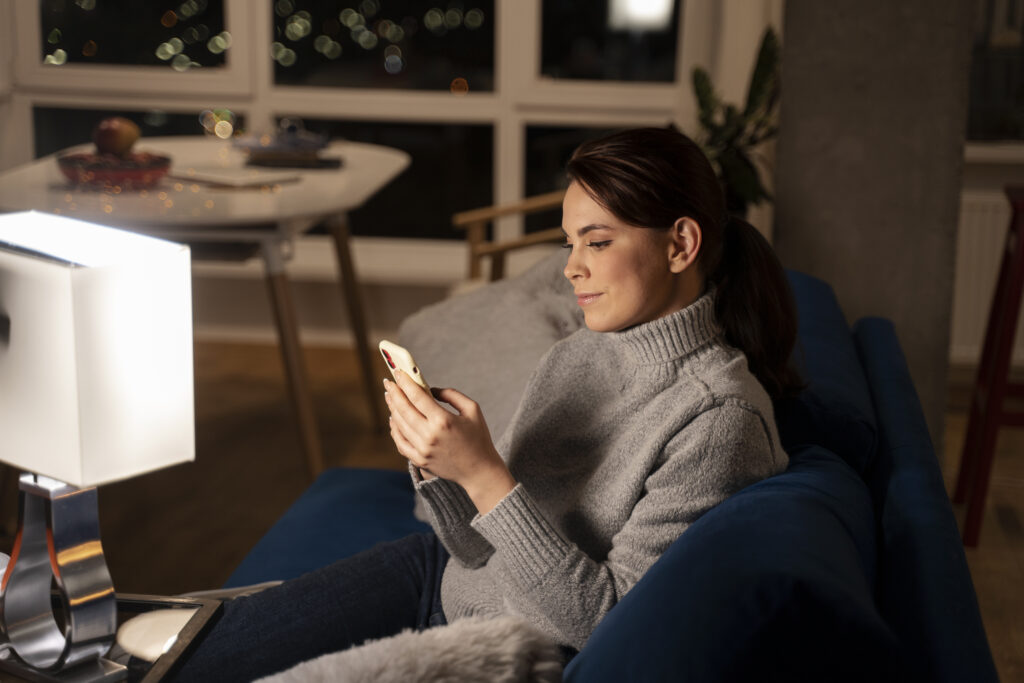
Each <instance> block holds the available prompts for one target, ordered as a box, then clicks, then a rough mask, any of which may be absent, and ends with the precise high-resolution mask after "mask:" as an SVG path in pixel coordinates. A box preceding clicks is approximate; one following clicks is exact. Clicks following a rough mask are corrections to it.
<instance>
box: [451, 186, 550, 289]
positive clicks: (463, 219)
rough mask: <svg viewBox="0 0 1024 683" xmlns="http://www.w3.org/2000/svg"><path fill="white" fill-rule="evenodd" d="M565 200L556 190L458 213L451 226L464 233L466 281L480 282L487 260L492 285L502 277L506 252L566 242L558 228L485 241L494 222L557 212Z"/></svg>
mask: <svg viewBox="0 0 1024 683" xmlns="http://www.w3.org/2000/svg"><path fill="white" fill-rule="evenodd" d="M564 196H565V190H558V191H556V192H548V193H547V194H541V195H535V196H533V197H527V198H525V199H522V200H520V201H517V202H510V203H507V204H496V205H493V206H486V207H483V208H479V209H470V210H468V211H461V212H459V213H457V214H455V215H454V216H452V226H453V227H454V228H455V229H456V230H464V231H465V232H466V241H467V242H468V243H469V268H468V276H469V280H470V281H480V280H482V279H483V261H484V259H486V258H489V259H490V260H491V269H490V278H489V279H490V280H491V281H492V282H493V281H495V280H500V279H501V278H503V277H505V263H506V259H505V257H506V256H507V255H508V253H509V252H512V251H516V250H517V249H522V248H524V247H531V246H534V245H537V244H546V243H549V242H561V241H562V240H563V239H565V236H564V235H563V234H562V229H561V228H549V229H547V230H540V231H538V232H531V233H528V234H526V235H523V236H522V237H520V238H518V239H514V240H507V241H504V242H496V241H494V240H488V239H487V225H488V224H490V223H493V222H494V221H495V220H496V219H498V218H501V217H503V216H514V215H523V216H525V215H529V214H532V213H537V212H539V211H548V210H550V209H555V208H558V207H560V206H562V197H564Z"/></svg>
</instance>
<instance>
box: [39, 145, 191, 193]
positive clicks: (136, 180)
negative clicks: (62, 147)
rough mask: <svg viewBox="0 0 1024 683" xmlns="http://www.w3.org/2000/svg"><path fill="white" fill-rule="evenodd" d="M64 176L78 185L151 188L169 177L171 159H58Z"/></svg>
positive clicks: (80, 155)
mask: <svg viewBox="0 0 1024 683" xmlns="http://www.w3.org/2000/svg"><path fill="white" fill-rule="evenodd" d="M57 165H58V166H59V167H60V170H61V173H63V174H64V176H65V177H66V178H67V179H68V180H70V181H71V182H72V183H75V184H76V185H97V186H101V187H102V186H108V185H109V186H119V187H124V188H131V187H149V186H150V185H154V184H156V183H157V182H158V181H159V180H160V179H161V178H163V177H164V176H165V175H167V171H168V170H169V169H170V167H171V158H170V157H167V156H163V155H161V154H152V153H150V152H132V153H129V154H126V155H125V156H123V157H119V156H115V155H112V154H90V153H87V152H73V153H70V154H63V155H61V156H59V157H57Z"/></svg>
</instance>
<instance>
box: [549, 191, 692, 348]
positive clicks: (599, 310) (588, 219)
mask: <svg viewBox="0 0 1024 683" xmlns="http://www.w3.org/2000/svg"><path fill="white" fill-rule="evenodd" d="M562 231H563V232H564V233H565V236H566V244H565V246H566V248H568V249H569V250H570V252H569V259H568V262H567V263H566V266H565V271H564V272H565V277H567V278H568V279H569V281H570V282H571V283H572V285H573V289H574V290H575V293H576V300H577V303H579V305H580V307H581V308H582V309H583V315H584V318H585V320H586V324H587V327H589V328H590V329H591V330H594V331H595V332H614V331H618V330H624V329H626V328H629V327H633V326H634V325H639V324H641V323H646V322H650V321H652V320H656V319H658V318H661V317H663V316H666V315H668V314H670V313H674V312H675V311H678V310H681V309H682V308H684V307H685V306H686V305H688V304H689V303H690V302H691V301H692V296H689V297H688V296H687V294H688V292H687V291H685V287H684V285H683V283H682V281H681V280H682V278H680V274H679V273H678V272H673V269H672V268H671V254H672V253H673V240H672V231H670V230H663V229H662V230H659V229H650V228H639V227H634V226H631V225H629V224H627V223H624V222H622V221H621V220H619V219H618V218H616V217H615V216H614V215H612V214H611V213H609V212H608V211H607V210H606V209H605V208H604V207H602V206H601V205H600V204H598V203H597V202H596V201H594V200H593V199H592V198H591V197H590V195H588V194H587V192H586V191H585V190H584V189H583V188H582V187H581V186H580V184H579V183H572V184H571V185H570V186H569V189H568V191H567V192H566V194H565V199H564V200H563V202H562Z"/></svg>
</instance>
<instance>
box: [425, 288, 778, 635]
mask: <svg viewBox="0 0 1024 683" xmlns="http://www.w3.org/2000/svg"><path fill="white" fill-rule="evenodd" d="M496 446H497V448H498V451H499V452H500V453H501V454H502V457H504V458H505V460H506V461H507V462H508V465H509V469H510V470H511V472H512V475H513V476H514V477H515V478H516V479H517V481H518V482H519V483H518V485H517V486H516V487H515V489H513V490H512V492H511V493H509V494H508V495H507V496H506V497H505V498H504V499H503V500H502V501H501V502H500V503H499V504H498V505H497V506H496V507H495V508H494V509H493V510H491V511H490V512H488V513H487V514H486V515H483V516H481V515H478V514H477V512H476V509H475V508H474V506H473V504H472V502H471V501H470V500H469V497H468V496H467V495H466V493H465V491H464V490H463V489H462V488H461V487H460V486H458V485H457V484H454V483H452V482H450V481H446V480H442V479H432V480H428V481H423V480H420V479H419V477H417V476H415V473H414V479H415V480H416V488H417V490H418V491H419V494H420V495H421V496H422V498H423V500H424V503H425V504H426V507H427V509H428V510H429V511H430V514H431V517H432V524H433V527H434V530H435V531H436V532H437V534H438V536H439V537H440V538H441V541H442V542H443V543H444V545H445V547H447V548H448V550H449V551H450V552H451V554H452V558H453V559H452V560H450V561H449V562H448V565H447V567H446V568H445V572H444V577H443V580H442V587H441V598H442V604H443V606H444V611H445V615H446V616H447V617H448V619H449V620H454V619H458V618H460V617H465V616H470V615H497V614H502V613H516V614H519V615H521V616H524V617H526V618H527V619H529V620H530V621H531V622H532V623H534V624H535V625H537V626H538V627H540V628H541V629H542V630H544V631H545V632H547V633H549V634H550V635H551V636H552V637H554V638H555V639H557V641H558V642H559V643H562V644H565V645H570V646H572V647H575V648H577V649H579V648H582V647H583V644H584V643H585V642H586V640H587V638H588V637H589V636H590V633H591V631H593V630H594V628H595V627H596V626H597V623H598V622H599V621H600V620H601V618H602V617H603V616H604V615H605V614H606V613H607V612H608V610H609V609H611V608H612V606H613V605H615V603H616V602H617V601H618V600H619V599H621V598H622V596H623V595H624V594H625V593H626V591H628V590H629V589H630V588H631V587H632V586H633V585H634V584H636V582H637V581H638V580H639V579H640V577H642V576H643V574H644V572H646V571H647V570H648V569H649V568H650V566H651V565H652V564H654V562H655V561H656V560H657V559H658V558H659V557H660V556H661V555H662V553H664V552H665V550H666V549H667V548H668V546H669V545H670V544H671V543H672V542H673V541H674V540H675V539H676V538H678V537H679V535H680V534H681V533H683V532H684V531H685V530H686V528H687V527H688V526H689V525H690V524H692V523H693V522H694V521H695V520H696V519H697V518H698V517H700V516H701V515H702V514H704V513H705V512H707V511H708V510H709V509H711V508H712V507H714V506H715V505H717V504H718V503H720V502H721V501H722V500H723V499H725V498H726V497H727V496H729V495H730V494H732V493H734V492H736V491H738V490H740V489H741V488H743V487H744V486H747V485H748V484H751V483H753V482H755V481H757V480H759V479H762V478H764V477H767V476H770V475H772V474H775V473H777V472H780V471H781V470H782V469H783V468H784V467H785V465H786V462H787V457H786V454H785V453H784V452H783V450H782V448H781V446H780V445H779V438H778V434H777V433H776V429H775V420H774V417H773V414H772V407H771V402H770V400H769V398H768V396H767V394H766V393H765V391H764V389H763V388H762V387H761V385H760V384H759V383H758V382H757V380H756V379H755V378H754V377H753V375H751V374H750V371H749V370H748V368H747V362H746V358H745V357H744V355H743V354H742V353H741V352H740V351H737V350H736V349H734V348H732V347H730V346H728V345H726V343H725V341H724V339H723V336H722V332H721V329H720V327H719V325H718V323H717V322H716V320H715V317H714V301H713V295H712V294H705V295H704V296H703V297H701V298H700V299H699V300H697V301H696V302H694V303H693V304H692V305H690V306H688V307H687V308H685V309H683V310H682V311H679V312H677V313H673V314H671V315H669V316H666V317H664V318H661V319H659V320H655V321H653V322H650V323H646V324H643V325H639V326H637V327H634V328H631V329H629V330H626V331H623V332H614V333H595V332H591V331H590V330H586V329H583V330H580V331H578V332H576V333H575V334H573V335H571V336H569V337H567V338H566V339H564V340H562V341H561V342H559V343H557V344H555V345H554V346H553V347H552V348H551V350H550V351H548V353H547V355H546V356H545V357H544V358H543V360H542V361H541V363H540V366H539V367H538V368H537V370H536V371H535V372H534V374H533V377H532V378H531V379H530V382H529V384H528V385H527V387H526V390H525V392H524V394H523V397H522V401H521V403H520V405H519V408H518V410H517V411H516V413H515V415H514V416H513V418H512V421H511V423H510V424H509V427H508V429H507V430H506V432H505V434H504V436H503V437H502V438H501V439H500V440H499V442H498V443H497V444H496Z"/></svg>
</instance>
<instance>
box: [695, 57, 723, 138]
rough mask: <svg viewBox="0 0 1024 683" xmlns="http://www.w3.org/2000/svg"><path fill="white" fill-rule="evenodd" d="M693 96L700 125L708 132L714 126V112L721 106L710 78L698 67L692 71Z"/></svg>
mask: <svg viewBox="0 0 1024 683" xmlns="http://www.w3.org/2000/svg"><path fill="white" fill-rule="evenodd" d="M693 94H694V95H695V96H696V97H697V107H698V110H699V111H698V117H699V119H700V124H701V125H702V126H704V128H707V129H709V130H710V129H711V128H712V127H713V126H714V125H715V112H716V111H717V110H718V108H719V107H720V106H721V104H720V102H719V101H718V96H717V95H716V94H715V87H714V86H713V85H712V84H711V76H709V75H708V72H707V71H705V70H704V69H702V68H700V67H696V68H695V69H694V70H693Z"/></svg>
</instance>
